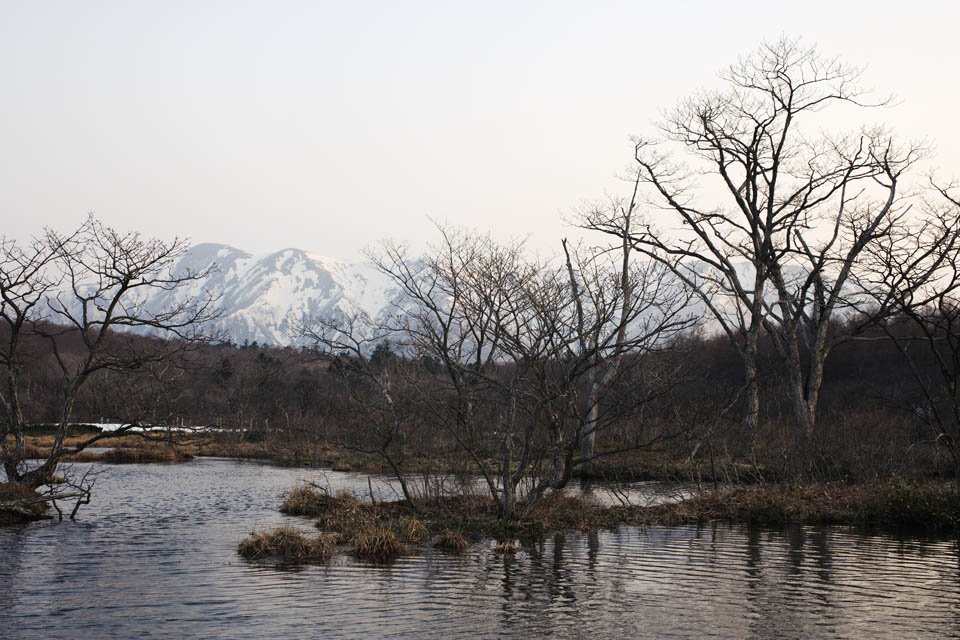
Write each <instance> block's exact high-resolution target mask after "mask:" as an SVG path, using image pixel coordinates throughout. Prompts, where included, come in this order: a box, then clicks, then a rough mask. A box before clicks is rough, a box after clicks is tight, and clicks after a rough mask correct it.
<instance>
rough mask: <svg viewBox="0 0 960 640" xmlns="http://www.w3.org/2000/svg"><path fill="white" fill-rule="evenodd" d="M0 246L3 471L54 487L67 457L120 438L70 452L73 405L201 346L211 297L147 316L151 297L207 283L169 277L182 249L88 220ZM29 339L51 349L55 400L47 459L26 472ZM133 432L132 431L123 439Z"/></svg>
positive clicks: (181, 243) (195, 296) (183, 244)
mask: <svg viewBox="0 0 960 640" xmlns="http://www.w3.org/2000/svg"><path fill="white" fill-rule="evenodd" d="M0 246H2V251H3V253H2V256H0V295H2V310H0V318H2V319H3V322H4V327H3V328H4V329H5V336H4V337H5V340H4V343H3V347H2V350H0V367H2V372H3V375H4V377H5V378H6V380H5V382H6V384H5V385H4V389H3V390H2V392H0V408H2V412H3V414H2V419H3V421H2V433H3V440H2V443H3V444H2V446H3V449H2V453H3V465H4V470H5V471H6V474H7V478H8V480H10V481H13V482H17V483H19V484H22V485H25V486H28V487H31V488H37V487H40V486H41V485H44V484H47V483H50V482H52V481H53V480H54V478H55V475H56V470H57V466H58V464H59V463H60V461H61V460H62V458H63V457H64V456H67V455H70V454H73V453H77V452H79V451H82V450H83V449H84V448H86V447H88V446H91V445H93V444H94V443H96V442H97V441H98V440H100V439H101V438H103V437H106V436H108V435H117V433H114V434H105V433H103V434H95V435H92V436H90V437H88V438H86V439H85V440H83V441H81V442H79V443H78V444H75V445H72V446H67V445H66V440H67V438H68V436H69V435H70V433H71V418H72V415H73V407H74V402H75V401H76V399H77V396H78V393H79V392H80V390H81V389H82V388H83V387H84V386H85V385H86V384H87V383H88V382H89V381H90V380H91V378H92V377H94V376H96V375H98V374H99V373H101V372H108V371H113V372H118V371H137V370H144V369H145V368H146V367H150V366H151V365H155V364H156V363H161V362H164V361H171V360H172V359H173V358H174V357H175V356H176V355H177V354H178V353H182V352H183V351H184V350H187V349H190V348H191V347H192V346H195V345H197V344H199V343H201V342H203V341H205V340H206V338H207V335H206V334H205V333H204V331H205V329H206V326H205V323H206V321H208V320H210V319H212V318H213V317H214V316H215V315H216V309H215V306H214V302H215V296H213V295H211V294H209V293H202V292H192V293H191V295H190V296H185V297H184V298H183V299H182V301H181V302H176V303H174V304H172V305H170V306H167V307H164V308H160V309H154V308H152V307H151V306H150V305H149V304H148V302H149V294H150V293H151V292H154V291H156V290H160V289H162V290H167V291H170V290H175V289H178V288H180V287H184V286H186V285H189V284H190V283H192V282H194V281H198V280H201V279H202V278H204V277H205V276H206V275H207V273H206V272H192V271H186V272H174V268H175V266H176V264H177V261H178V260H179V259H180V258H181V257H182V256H183V254H184V253H185V252H186V251H187V249H188V248H189V245H188V243H187V241H186V240H184V239H181V238H175V239H173V240H169V241H165V240H158V239H146V238H143V237H141V236H140V234H138V233H121V232H118V231H116V230H114V229H112V228H110V227H107V226H104V225H103V224H101V223H100V222H99V221H97V220H96V219H95V218H93V217H92V216H91V217H89V218H88V219H87V220H86V221H85V222H84V223H83V224H82V225H81V226H80V228H79V229H77V231H75V232H73V233H71V234H68V235H63V234H60V233H58V232H56V231H53V230H48V231H47V232H46V233H45V234H44V235H43V236H42V237H41V238H39V239H37V240H35V241H34V242H32V243H30V244H28V245H27V247H25V248H23V247H21V246H18V245H17V243H15V242H13V241H9V240H4V241H3V243H2V245H0ZM137 331H140V332H142V331H150V332H154V333H157V334H159V335H161V336H163V337H165V338H169V339H168V340H143V339H142V338H140V337H139V336H135V335H134V332H137ZM28 336H29V337H30V338H31V339H33V340H34V341H35V342H36V341H37V340H42V341H43V342H44V343H45V344H46V345H47V353H48V355H49V357H51V358H52V359H53V360H54V362H56V366H57V369H58V370H59V372H60V392H61V393H60V409H59V415H58V420H57V424H56V427H55V432H54V443H53V446H52V447H51V449H50V452H49V454H48V455H47V457H46V459H44V460H43V461H42V462H41V463H40V464H39V465H36V466H33V467H31V468H28V467H27V465H26V461H25V459H24V446H23V444H24V437H23V434H24V428H25V427H26V426H27V425H28V424H30V422H31V421H30V419H29V417H28V416H25V415H24V412H23V407H22V403H21V401H20V395H21V392H22V384H23V381H22V379H21V378H20V376H19V375H18V373H19V371H20V369H21V367H22V364H23V361H22V358H23V349H22V346H23V342H24V340H25V339H26V338H27V337H28ZM68 339H76V340H79V342H80V343H81V344H82V347H81V348H80V350H79V351H76V350H71V351H70V353H68V352H67V351H66V350H64V349H63V348H62V345H63V343H64V341H65V340H68ZM136 426H138V425H136V424H128V425H126V426H125V427H123V428H122V429H121V430H120V431H119V433H124V432H128V431H131V430H132V429H134V428H135V427H136ZM11 439H12V442H10V440H11Z"/></svg>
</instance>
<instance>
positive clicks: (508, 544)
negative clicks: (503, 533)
mask: <svg viewBox="0 0 960 640" xmlns="http://www.w3.org/2000/svg"><path fill="white" fill-rule="evenodd" d="M518 551H520V547H518V546H517V545H515V544H513V542H512V541H510V540H504V541H503V542H501V543H499V544H498V545H497V546H495V547H494V548H493V552H494V553H502V554H505V555H513V554H515V553H516V552H518Z"/></svg>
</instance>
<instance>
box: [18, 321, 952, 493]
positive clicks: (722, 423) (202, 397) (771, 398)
mask: <svg viewBox="0 0 960 640" xmlns="http://www.w3.org/2000/svg"><path fill="white" fill-rule="evenodd" d="M887 326H888V327H889V328H890V329H891V332H892V334H893V335H894V336H895V337H896V338H897V340H894V339H892V338H891V336H890V335H888V334H887V332H885V331H884V330H882V329H880V328H878V329H875V330H873V331H872V332H870V333H867V334H864V335H862V336H861V337H860V338H859V339H857V340H852V341H849V342H846V343H844V344H843V345H841V346H840V347H838V348H837V350H836V351H835V352H834V354H833V355H832V356H831V358H830V360H829V361H828V363H827V366H826V369H825V373H824V385H823V392H822V399H821V403H820V407H819V417H818V434H819V438H820V445H819V446H818V460H819V462H818V464H819V473H821V474H823V476H824V477H828V478H831V479H841V478H842V479H864V478H869V477H871V476H873V475H877V474H880V475H887V474H890V473H897V472H899V473H911V474H913V473H915V474H921V475H925V476H927V475H933V474H945V475H947V476H952V475H953V474H954V473H955V471H954V466H953V460H952V458H951V457H950V452H951V448H952V444H953V443H952V440H951V439H950V436H949V434H944V433H941V432H940V431H939V430H938V428H937V426H936V425H934V424H932V418H933V415H932V414H933V412H934V411H938V412H939V413H940V414H949V411H950V408H949V406H939V407H934V406H931V400H930V398H931V397H933V398H941V399H942V400H943V401H944V402H947V400H948V398H949V397H950V395H951V389H950V388H949V387H948V382H945V381H943V380H942V378H941V372H940V370H939V368H938V364H937V362H936V360H935V359H934V357H933V356H932V355H931V352H930V351H929V349H927V346H926V340H925V339H926V336H925V335H924V333H923V331H922V330H921V329H920V328H918V327H917V326H916V325H914V324H912V323H910V322H908V321H907V320H906V319H903V318H895V319H892V320H890V321H889V322H888V323H887ZM946 337H947V336H945V335H940V336H936V338H937V340H938V341H939V342H941V343H943V342H945V341H946ZM25 338H26V339H25V341H24V354H25V357H24V367H23V370H22V372H21V377H22V381H23V388H24V393H23V396H22V402H23V406H24V410H25V412H26V413H28V415H30V416H36V418H37V420H38V421H39V422H51V423H52V422H55V421H56V419H57V417H58V407H59V403H60V400H61V398H60V395H61V393H62V390H61V382H60V374H59V371H58V370H57V367H56V364H55V362H54V361H53V358H52V356H50V354H49V346H48V344H47V340H46V339H45V338H42V337H41V336H38V335H33V336H26V337H25ZM121 338H122V339H117V340H115V343H114V344H112V345H111V347H112V348H115V349H119V350H122V349H126V348H130V346H131V343H139V344H138V345H137V349H138V351H140V352H145V351H149V350H151V349H153V350H156V349H157V346H156V344H155V343H161V342H163V340H161V339H158V338H151V337H144V336H133V335H124V336H121ZM58 341H59V350H60V351H61V353H62V354H64V356H65V357H66V358H68V359H70V358H79V357H80V355H81V354H82V341H81V340H80V337H79V336H78V335H77V333H76V332H75V331H74V332H66V333H64V334H63V335H61V336H60V337H59V338H58ZM898 341H899V343H900V344H899V345H898ZM904 344H907V345H909V346H908V349H909V350H910V351H911V355H913V356H914V360H913V362H912V363H911V361H909V360H908V359H907V357H906V356H905V355H904V353H903V352H902V351H903V350H902V348H901V347H902V345H904ZM759 353H760V357H759V360H758V362H759V366H758V369H759V374H760V375H759V377H760V380H761V381H762V382H761V389H760V398H761V405H760V409H761V413H760V420H759V424H760V427H759V432H758V437H757V442H758V445H757V449H756V452H755V462H756V464H757V465H759V466H760V467H761V468H763V469H767V470H768V471H769V472H770V473H777V470H778V469H779V468H780V467H781V466H782V465H784V464H785V461H786V460H787V459H788V458H789V456H790V455H791V453H792V447H793V444H794V442H793V429H792V426H791V425H792V420H793V417H792V413H791V407H790V405H789V403H788V402H787V400H786V395H787V394H786V393H785V390H784V380H783V379H782V376H781V375H780V373H779V367H778V357H777V354H776V353H775V351H774V349H773V347H772V346H771V345H770V343H769V341H768V340H762V341H761V347H760V351H759ZM44 354H45V355H44ZM643 359H644V361H643V362H637V363H635V365H636V366H633V365H631V366H627V367H625V371H626V373H625V374H624V375H622V376H620V377H619V378H618V380H617V388H616V389H613V390H612V391H611V392H610V393H609V394H608V395H607V397H606V398H605V399H604V403H605V407H604V411H603V414H604V415H608V416H613V418H611V420H612V421H613V422H614V423H615V424H611V425H609V426H607V427H606V428H605V429H603V430H600V431H598V433H599V434H600V438H601V440H600V442H599V443H598V448H599V450H600V451H604V450H610V449H616V448H620V447H624V446H631V445H634V444H636V443H647V444H648V446H647V447H646V448H647V449H653V450H658V451H663V452H667V453H669V454H671V456H672V457H673V458H674V459H676V460H680V461H684V460H686V459H687V458H689V457H690V456H691V454H693V452H694V450H695V449H696V450H697V453H696V455H695V456H694V458H693V462H694V463H698V462H702V461H705V460H707V458H708V457H709V456H710V455H713V456H722V457H724V458H726V457H727V456H728V454H729V453H730V452H732V451H734V450H735V448H736V444H737V438H738V434H739V431H738V429H739V424H738V420H739V416H740V415H741V414H742V402H739V403H736V404H734V405H730V404H729V403H730V400H731V398H732V397H734V396H735V395H736V394H737V392H738V390H739V389H741V388H742V387H743V383H744V380H743V371H742V367H740V361H739V358H738V355H737V353H736V351H735V350H734V349H733V348H732V347H731V345H730V344H729V342H728V341H727V340H726V339H725V338H724V337H723V336H719V335H715V336H705V335H703V334H702V333H700V332H698V333H694V334H688V335H684V336H681V337H678V338H676V339H675V340H674V341H673V342H672V343H671V345H670V346H669V347H668V348H666V349H663V350H661V351H658V352H656V353H650V354H646V355H644V356H643ZM369 364H370V365H371V366H372V367H373V368H374V369H376V370H378V371H384V370H386V369H389V368H391V367H392V368H396V367H398V366H402V367H403V368H404V370H405V373H406V375H412V376H423V377H424V378H428V377H429V376H430V373H431V371H433V370H434V369H435V368H436V367H438V366H439V364H438V363H437V362H435V361H431V360H430V359H416V360H409V359H406V358H404V357H403V356H400V355H398V354H397V353H395V351H394V348H392V346H391V344H390V343H389V342H382V343H380V344H379V345H378V346H377V347H376V348H375V349H373V351H372V352H371V354H370V356H369ZM504 366H506V365H504ZM913 366H915V367H916V371H915V373H916V374H917V375H914V370H913V369H912V367H913ZM657 367H662V368H665V369H669V370H670V371H671V372H672V379H671V381H670V384H669V386H668V388H665V389H659V390H658V391H659V393H658V394H657V397H654V398H651V399H649V401H647V402H644V403H643V406H642V412H638V411H637V407H635V406H630V405H633V404H635V403H636V400H637V398H638V395H642V392H641V393H638V391H642V389H643V386H644V384H645V382H644V381H643V379H642V378H643V377H644V376H643V374H649V372H650V371H651V370H652V369H656V368H657ZM351 371H352V366H351V358H350V357H349V356H342V355H341V356H333V355H330V354H323V353H321V352H319V351H315V350H311V349H304V348H293V347H261V346H259V345H256V344H253V345H246V346H238V345H234V344H231V343H221V344H216V345H203V346H195V347H194V348H192V349H191V350H189V351H187V352H184V353H181V354H179V356H178V357H177V358H176V359H175V360H174V359H171V360H168V361H166V362H164V363H163V366H162V367H158V368H157V367H147V368H145V369H143V370H140V371H123V372H114V371H103V372H101V373H100V374H98V375H97V376H95V377H94V378H93V379H91V381H90V383H89V384H88V385H86V386H85V387H84V388H83V389H82V390H81V391H80V392H79V394H78V395H77V398H76V400H75V404H74V418H75V421H76V422H91V423H98V422H102V421H106V422H135V423H138V424H142V425H180V424H182V425H187V426H211V427H217V428H222V429H224V430H226V432H227V434H226V436H225V437H230V438H235V439H236V440H238V441H248V442H264V441H267V442H270V443H272V444H274V445H276V446H277V447H279V448H280V449H281V450H282V449H283V448H287V447H289V448H291V449H297V448H302V447H303V446H304V445H305V444H307V443H316V442H325V443H326V442H332V443H338V444H344V445H348V446H352V447H355V448H357V449H362V450H366V449H371V450H375V449H376V445H377V442H375V440H376V437H375V434H371V430H372V429H373V423H374V421H375V419H372V418H371V416H370V415H369V413H368V411H367V410H369V409H372V408H373V405H374V404H375V402H376V400H375V399H374V398H373V397H372V396H371V397H364V395H363V394H364V393H370V390H369V389H368V390H366V391H363V390H358V388H357V384H356V377H355V376H354V375H353V374H352V373H351ZM924 381H925V382H926V383H928V384H927V385H926V386H925V385H924V384H921V383H922V382H924ZM407 384H409V385H411V388H412V386H413V385H414V382H407ZM928 396H929V397H928ZM488 401H489V402H491V404H490V405H488V406H486V407H484V412H485V413H487V414H488V415H490V416H495V415H498V414H501V413H502V412H503V411H504V407H503V406H497V405H496V404H495V399H494V398H491V399H489V400H488ZM364 403H366V407H365V409H367V410H362V408H361V407H360V406H359V404H364ZM724 408H727V412H726V414H725V415H723V416H721V419H720V420H717V416H718V414H719V413H720V412H721V411H722V410H723V409H724ZM421 409H422V411H423V413H424V415H422V416H420V421H421V422H422V423H423V426H422V427H421V428H420V429H419V430H418V431H417V434H416V450H419V452H420V453H421V454H424V455H427V456H428V457H429V456H430V455H433V454H436V453H438V452H441V453H442V452H447V453H448V454H449V453H450V452H451V451H453V450H455V445H454V443H452V442H451V441H450V434H449V433H447V432H445V431H444V430H443V429H442V428H440V427H438V426H436V425H434V426H433V427H432V428H431V426H430V424H429V422H430V415H429V410H428V409H426V408H422V407H421ZM416 410H417V407H413V408H411V411H416ZM496 422H497V421H496V420H495V419H492V418H491V420H490V421H489V425H488V426H489V427H490V429H494V428H495V424H496ZM413 444H414V442H412V441H408V442H406V443H405V445H406V446H407V447H408V448H410V447H411V445H413ZM698 445H699V448H698ZM297 459H300V458H297Z"/></svg>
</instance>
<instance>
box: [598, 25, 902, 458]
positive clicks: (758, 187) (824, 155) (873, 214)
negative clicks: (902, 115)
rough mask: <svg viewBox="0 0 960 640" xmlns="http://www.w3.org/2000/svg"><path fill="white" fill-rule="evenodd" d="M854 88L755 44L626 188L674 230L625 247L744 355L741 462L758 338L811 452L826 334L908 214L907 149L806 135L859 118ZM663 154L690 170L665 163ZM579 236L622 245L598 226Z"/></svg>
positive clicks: (640, 236)
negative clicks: (670, 279) (669, 278)
mask: <svg viewBox="0 0 960 640" xmlns="http://www.w3.org/2000/svg"><path fill="white" fill-rule="evenodd" d="M859 75H860V73H859V71H858V70H857V69H855V68H852V67H849V66H847V65H845V64H843V63H841V62H839V61H837V60H835V59H829V58H825V57H823V56H822V55H820V54H819V53H818V52H817V51H816V50H813V49H806V48H803V47H802V46H801V45H800V44H799V42H797V41H793V40H780V41H777V42H774V43H771V44H765V45H763V46H761V47H760V49H759V50H758V51H757V52H755V53H754V54H752V55H751V56H748V57H746V58H744V59H742V60H741V61H739V62H738V63H737V64H735V65H733V66H731V67H730V68H729V70H728V71H727V72H726V73H725V74H724V75H723V80H724V82H725V84H726V88H725V89H724V90H721V91H717V92H704V93H701V94H698V95H697V96H695V97H693V98H690V99H688V100H686V101H683V102H681V103H680V105H679V106H678V107H677V108H676V109H675V110H674V111H673V112H672V113H671V114H670V115H669V116H668V118H667V120H666V122H665V123H664V124H663V125H661V127H662V132H663V134H664V136H665V138H666V139H665V140H663V141H660V142H655V141H651V140H645V139H638V140H637V141H636V145H635V158H634V159H635V168H636V179H637V181H638V182H639V183H641V184H642V185H643V186H644V187H645V191H644V193H645V194H646V195H647V196H648V197H649V200H650V202H651V203H652V204H653V205H655V206H656V207H657V208H659V210H660V211H661V212H662V213H664V214H668V215H667V217H666V218H665V219H667V220H670V222H668V223H666V225H665V226H664V227H663V228H661V227H659V226H657V225H655V224H653V223H652V222H649V221H648V222H647V223H646V224H644V225H637V227H638V228H636V229H635V230H633V231H631V233H630V239H631V242H632V243H633V247H634V249H635V250H637V251H639V252H641V253H642V254H644V255H646V256H649V257H650V258H653V259H654V260H657V261H659V262H660V263H661V264H663V265H665V266H667V267H668V268H669V269H670V270H671V271H672V273H673V274H674V275H675V276H676V277H677V278H679V279H680V280H681V281H682V282H684V283H685V284H686V285H687V286H689V287H690V288H691V289H692V290H693V291H695V292H696V296H697V297H698V298H699V301H700V303H701V304H702V305H703V306H704V308H705V309H706V310H707V313H708V314H709V315H710V316H712V318H713V319H714V320H715V322H716V324H717V326H718V327H719V328H720V329H721V330H722V331H723V332H724V333H725V334H726V336H727V337H728V338H729V340H730V342H731V344H733V345H734V347H735V348H736V350H737V352H738V354H739V355H740V359H741V362H742V364H743V370H744V398H745V409H744V417H743V427H742V435H741V442H742V444H743V447H744V448H745V449H749V448H752V446H753V444H754V442H755V437H756V428H757V424H758V415H759V407H760V402H759V384H758V382H759V380H758V373H757V352H758V345H759V337H760V334H761V332H763V331H764V330H766V331H767V332H768V333H769V334H770V335H771V337H772V338H773V341H774V344H775V346H776V348H777V351H778V353H779V354H780V356H781V360H782V362H783V363H784V367H785V371H786V373H787V377H788V378H789V381H790V384H789V389H790V394H791V399H792V405H793V408H794V414H795V417H796V420H797V422H798V427H799V437H801V438H804V439H809V438H810V437H812V430H813V427H814V422H815V416H816V406H817V396H818V392H819V388H820V385H821V382H822V370H823V362H824V360H825V359H826V357H827V355H828V354H829V352H830V349H831V348H832V347H833V346H834V345H835V344H836V342H837V341H838V339H841V338H840V336H838V335H836V334H831V332H830V328H831V326H834V325H835V324H836V321H837V320H838V319H839V317H840V315H841V314H842V312H843V310H844V309H845V308H849V307H850V306H851V305H852V304H853V303H852V302H850V298H849V297H848V296H847V291H848V289H849V285H851V284H854V283H855V282H856V281H857V279H856V275H855V273H854V271H855V269H856V268H857V267H858V266H859V259H860V257H861V255H862V254H863V252H864V251H865V250H866V248H867V247H869V246H870V245H871V244H872V243H876V242H877V241H878V240H879V239H880V238H883V237H885V235H886V234H888V233H889V232H890V230H891V229H894V228H896V225H897V224H898V223H899V222H900V221H901V220H902V216H903V215H904V213H905V210H906V209H905V207H904V206H903V204H902V200H901V194H900V186H901V182H902V176H903V174H904V172H905V171H906V170H907V169H908V168H909V167H910V166H911V165H912V164H913V163H914V162H915V161H916V159H917V158H918V156H919V154H920V151H919V150H918V149H917V148H914V147H907V148H903V149H900V148H898V147H897V145H896V144H895V143H894V141H893V140H892V138H891V137H890V136H889V135H888V134H886V133H885V132H884V131H882V130H879V129H875V130H869V131H868V130H864V131H861V132H860V133H859V134H857V135H852V136H847V137H841V138H831V137H825V136H813V135H811V126H812V123H810V122H809V121H810V120H812V119H813V118H814V117H815V116H816V115H817V114H819V113H820V112H822V111H823V110H824V109H826V108H828V107H830V106H831V105H847V106H849V107H854V108H863V107H866V106H869V105H868V103H866V102H865V99H864V93H863V91H862V90H861V89H860V87H859V84H858V80H859ZM876 104H882V103H876ZM671 143H672V144H674V145H676V146H679V148H680V150H681V151H682V152H684V153H685V154H686V158H687V159H689V160H690V164H689V165H686V164H683V163H681V162H678V161H676V160H674V159H673V158H674V153H673V152H670V151H665V150H664V148H663V147H664V146H669V145H670V144H671ZM705 191H706V192H708V194H707V195H706V196H704V194H703V192H705ZM715 194H720V195H715ZM583 226H585V227H587V228H592V229H597V230H600V231H604V232H606V233H610V234H613V235H615V236H618V237H623V235H624V233H623V232H622V231H621V230H619V229H618V228H617V226H616V225H612V224H611V223H610V221H609V219H608V218H606V217H604V216H602V215H592V216H587V217H586V218H585V219H584V221H583Z"/></svg>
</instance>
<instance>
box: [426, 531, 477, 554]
mask: <svg viewBox="0 0 960 640" xmlns="http://www.w3.org/2000/svg"><path fill="white" fill-rule="evenodd" d="M433 546H435V547H437V548H440V549H447V550H448V551H456V552H457V553H460V552H461V551H464V550H466V548H467V547H468V546H470V545H469V543H468V542H467V539H466V538H464V537H463V534H462V533H461V532H459V531H453V530H452V529H444V530H443V531H441V532H440V535H439V536H437V540H436V541H435V542H434V543H433Z"/></svg>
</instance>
